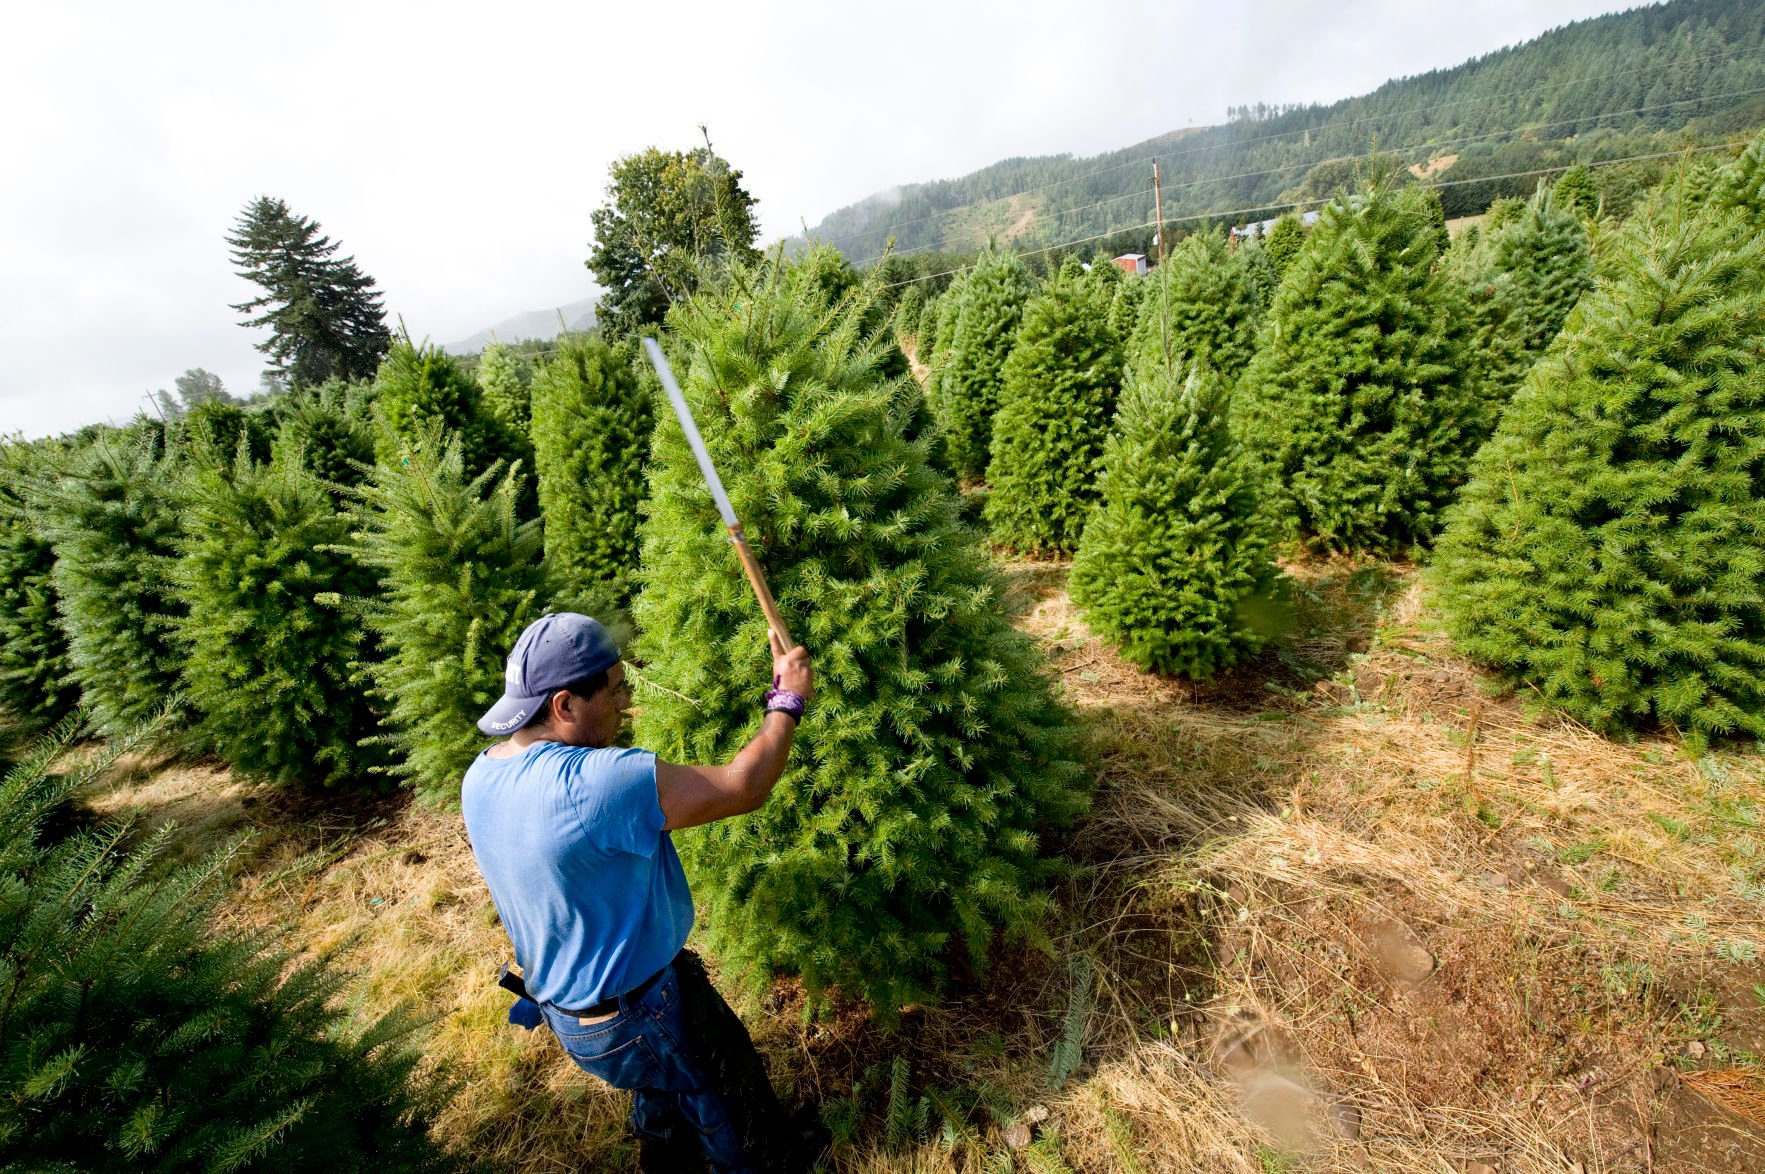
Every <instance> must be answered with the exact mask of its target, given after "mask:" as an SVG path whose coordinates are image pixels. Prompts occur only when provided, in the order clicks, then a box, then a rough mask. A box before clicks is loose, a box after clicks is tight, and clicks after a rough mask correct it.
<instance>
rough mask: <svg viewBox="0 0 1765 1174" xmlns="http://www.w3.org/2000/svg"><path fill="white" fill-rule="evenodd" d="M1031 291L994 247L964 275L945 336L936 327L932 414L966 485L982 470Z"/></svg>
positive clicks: (1020, 270) (1021, 271)
mask: <svg viewBox="0 0 1765 1174" xmlns="http://www.w3.org/2000/svg"><path fill="white" fill-rule="evenodd" d="M1033 293H1034V282H1033V280H1032V279H1031V277H1030V271H1029V270H1028V269H1026V268H1024V264H1023V262H1022V261H1020V260H1018V259H1017V255H1016V254H1015V253H1009V252H1001V251H997V250H992V251H989V252H987V253H986V254H984V255H983V256H982V257H981V259H980V260H979V261H977V262H976V263H975V266H974V268H973V269H971V270H969V271H968V273H967V275H966V277H965V279H964V280H963V282H962V284H961V287H960V292H959V293H958V292H956V289H955V288H954V287H953V288H952V291H951V293H949V294H946V295H945V297H947V298H948V297H952V296H954V297H955V298H956V301H955V302H954V303H953V305H952V306H951V310H952V319H953V320H952V321H951V323H950V325H949V329H948V331H947V332H946V329H945V326H944V323H943V322H941V321H940V323H939V324H938V339H939V356H938V358H939V362H938V369H937V374H936V377H935V379H934V382H933V384H932V389H931V406H932V413H933V414H934V415H935V416H936V417H937V419H938V425H939V427H940V428H941V429H942V430H943V434H944V443H945V446H946V453H947V457H948V460H949V462H950V467H951V469H952V470H954V471H955V473H956V475H957V476H958V477H959V478H962V479H963V480H968V481H973V480H977V479H979V478H980V477H981V476H983V475H984V474H985V473H986V471H987V459H988V453H989V451H990V446H991V444H992V439H993V417H994V416H995V415H996V414H997V412H998V411H999V403H1000V395H1001V390H1002V381H1003V371H1004V367H1005V357H1006V356H1007V355H1008V354H1010V353H1011V347H1012V340H1013V339H1014V338H1015V337H1016V335H1017V326H1018V323H1019V322H1020V321H1022V319H1023V311H1024V304H1025V303H1026V302H1028V301H1029V299H1030V297H1031V296H1032V295H1033Z"/></svg>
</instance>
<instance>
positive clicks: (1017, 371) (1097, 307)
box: [985, 272, 1122, 553]
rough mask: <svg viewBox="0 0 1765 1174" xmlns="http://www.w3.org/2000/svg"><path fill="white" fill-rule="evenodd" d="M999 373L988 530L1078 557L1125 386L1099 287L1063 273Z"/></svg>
mask: <svg viewBox="0 0 1765 1174" xmlns="http://www.w3.org/2000/svg"><path fill="white" fill-rule="evenodd" d="M1002 375H1003V381H1004V393H1003V395H1002V397H1001V403H1000V406H999V414H998V420H997V422H996V424H995V426H994V428H993V453H992V456H993V459H992V463H991V464H990V465H988V467H987V482H988V484H989V485H990V486H991V487H992V493H991V494H990V495H989V496H988V498H987V504H986V508H985V516H986V519H987V524H988V525H989V526H990V527H991V529H992V533H993V538H994V540H995V541H997V542H1000V543H1003V544H1004V545H1006V546H1010V547H1014V548H1015V549H1018V550H1023V551H1031V552H1038V553H1040V552H1065V551H1071V550H1073V549H1075V548H1076V547H1077V546H1078V543H1079V534H1080V532H1081V531H1082V530H1083V529H1084V526H1085V518H1086V517H1087V516H1088V515H1089V514H1090V512H1091V507H1092V506H1093V505H1094V504H1095V503H1096V501H1097V475H1098V473H1099V471H1100V470H1101V467H1102V462H1103V442H1104V440H1105V439H1106V438H1107V437H1108V435H1109V430H1110V425H1111V423H1112V421H1113V420H1114V418H1115V401H1116V394H1117V391H1118V390H1119V388H1120V386H1121V379H1122V346H1121V340H1120V339H1118V338H1117V337H1116V336H1115V334H1114V333H1113V332H1112V331H1111V330H1110V329H1109V307H1108V305H1107V304H1106V303H1104V302H1102V301H1101V300H1100V299H1099V297H1098V296H1097V291H1096V289H1095V288H1094V287H1093V286H1091V285H1090V283H1089V282H1086V281H1084V280H1083V279H1082V278H1076V277H1074V276H1073V275H1072V274H1071V273H1068V272H1062V273H1060V274H1057V275H1056V276H1055V277H1054V278H1053V279H1052V280H1051V281H1050V282H1049V283H1048V286H1047V288H1046V289H1045V290H1044V291H1043V292H1042V293H1041V294H1039V295H1037V296H1036V297H1035V298H1034V299H1033V300H1032V301H1031V302H1030V304H1029V306H1028V307H1027V308H1026V309H1025V310H1024V316H1023V325H1022V327H1021V328H1020V329H1019V331H1018V334H1017V339H1016V342H1015V344H1014V345H1013V347H1012V349H1011V356H1010V358H1008V359H1007V360H1006V361H1005V367H1004V371H1003V372H1002Z"/></svg>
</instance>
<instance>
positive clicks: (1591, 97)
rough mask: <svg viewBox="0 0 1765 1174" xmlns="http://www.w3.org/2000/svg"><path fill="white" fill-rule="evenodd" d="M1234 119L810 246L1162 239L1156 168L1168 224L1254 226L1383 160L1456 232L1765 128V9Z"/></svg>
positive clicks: (872, 219)
mask: <svg viewBox="0 0 1765 1174" xmlns="http://www.w3.org/2000/svg"><path fill="white" fill-rule="evenodd" d="M1228 113H1229V115H1230V116H1231V117H1230V120H1229V121H1227V122H1225V123H1223V124H1221V125H1218V126H1211V127H1204V128H1197V129H1191V130H1181V131H1174V132H1171V133H1168V134H1165V135H1161V136H1158V137H1156V138H1152V139H1148V140H1146V141H1145V142H1141V143H1136V144H1134V145H1133V146H1130V147H1126V148H1123V149H1121V150H1117V151H1110V152H1105V153H1103V154H1100V155H1095V156H1090V157H1087V158H1075V157H1073V156H1071V155H1052V156H1041V157H1033V158H1014V159H1005V160H1002V161H1000V162H998V163H995V164H993V165H991V166H990V167H985V168H982V169H981V170H979V171H976V172H973V173H971V174H969V175H966V176H962V177H959V178H956V179H947V180H937V181H934V182H930V183H918V184H911V185H908V186H907V187H905V188H902V189H898V191H897V190H891V191H890V192H888V193H887V194H886V196H885V195H881V194H879V195H877V196H872V197H870V198H869V199H867V200H864V201H861V202H859V203H857V204H853V205H850V206H848V207H845V208H841V209H839V210H838V211H836V212H834V213H832V214H830V215H829V216H828V217H827V218H826V219H825V220H823V221H822V222H821V224H819V225H817V226H816V227H815V228H813V229H811V230H810V236H811V237H813V238H817V239H820V240H825V241H828V242H830V243H831V244H833V245H834V246H835V247H837V248H838V249H839V250H840V251H841V252H842V253H844V254H845V255H846V256H847V257H848V258H849V259H851V260H852V261H854V262H857V263H863V262H866V261H869V260H871V259H874V258H875V257H876V256H877V255H878V254H880V253H881V252H882V251H883V249H884V247H885V245H886V243H887V241H888V239H889V238H890V237H893V238H894V239H895V244H896V248H897V249H898V250H915V251H916V250H922V249H940V250H949V251H960V250H965V249H973V248H976V247H979V246H980V245H982V244H984V243H985V241H986V239H987V237H988V236H994V237H997V238H998V239H1000V240H1002V241H1011V242H1013V243H1015V244H1017V245H1018V246H1019V247H1026V248H1027V247H1036V246H1045V245H1053V244H1057V243H1062V242H1070V241H1076V240H1079V239H1082V238H1088V237H1093V236H1098V235H1101V234H1105V233H1115V232H1121V231H1125V230H1130V229H1134V228H1139V227H1142V226H1149V223H1150V221H1151V220H1152V219H1153V213H1152V190H1151V170H1152V163H1153V161H1154V159H1156V160H1157V161H1158V163H1159V165H1160V170H1161V172H1162V179H1163V184H1164V215H1165V219H1166V221H1167V222H1176V224H1177V225H1178V226H1183V225H1185V224H1193V223H1195V221H1196V219H1197V218H1200V217H1203V216H1208V217H1210V218H1211V217H1212V216H1216V215H1217V216H1218V217H1219V218H1220V219H1222V220H1230V221H1236V222H1242V221H1246V220H1251V219H1258V218H1261V216H1263V215H1265V214H1266V215H1273V214H1276V213H1277V212H1279V211H1281V210H1284V208H1285V207H1286V206H1290V205H1292V204H1293V203H1295V202H1298V201H1304V200H1309V199H1318V198H1322V197H1325V196H1327V195H1328V194H1329V193H1330V192H1331V191H1332V190H1334V189H1335V188H1336V187H1337V186H1338V185H1339V184H1340V183H1341V182H1343V181H1344V180H1345V179H1346V178H1348V177H1349V176H1351V175H1352V174H1353V170H1354V167H1355V166H1356V163H1357V161H1358V159H1359V158H1360V157H1364V156H1366V155H1367V154H1368V152H1369V150H1370V149H1372V148H1373V147H1375V146H1376V147H1377V149H1378V150H1379V151H1382V152H1392V153H1395V154H1396V155H1398V156H1400V157H1401V158H1402V160H1403V161H1404V162H1405V163H1407V164H1410V165H1411V166H1412V168H1414V169H1415V170H1416V171H1417V172H1418V173H1425V174H1426V176H1427V179H1428V182H1430V183H1435V184H1440V185H1442V186H1441V199H1442V202H1443V203H1444V204H1445V206H1446V209H1447V213H1448V215H1453V216H1457V215H1464V214H1468V213H1472V212H1479V211H1482V209H1483V208H1485V207H1487V206H1488V204H1489V203H1490V201H1491V200H1493V199H1495V198H1496V197H1497V196H1502V195H1520V194H1525V193H1529V192H1530V191H1531V189H1532V188H1533V186H1535V184H1536V182H1537V178H1536V172H1538V171H1539V170H1541V169H1548V168H1555V167H1565V166H1567V165H1569V164H1572V163H1575V162H1589V163H1600V162H1606V161H1611V160H1619V159H1628V158H1631V157H1634V156H1638V155H1648V154H1655V153H1660V152H1671V151H1674V150H1677V149H1679V148H1681V147H1684V146H1688V145H1703V144H1707V143H1715V142H1722V141H1725V140H1727V139H1730V138H1735V137H1738V136H1739V135H1741V134H1742V133H1744V132H1745V131H1748V130H1750V129H1752V128H1754V127H1756V126H1759V125H1761V124H1765V5H1762V4H1759V3H1757V0H1671V2H1669V3H1663V4H1655V5H1650V6H1648V7H1643V8H1635V9H1631V10H1629V11H1626V12H1620V13H1614V14H1612V15H1608V16H1600V17H1594V18H1591V19H1589V20H1584V21H1578V22H1576V23H1574V24H1570V25H1565V26H1564V27H1562V28H1559V29H1554V30H1552V31H1550V32H1547V33H1545V34H1543V35H1541V36H1539V37H1536V38H1534V39H1533V40H1531V41H1527V42H1525V43H1523V44H1519V45H1514V46H1510V47H1508V48H1504V49H1498V50H1496V51H1495V52H1492V53H1488V54H1485V55H1484V56H1482V57H1478V58H1474V59H1472V60H1470V61H1467V62H1465V63H1463V64H1461V65H1457V66H1453V67H1452V68H1450V69H1439V70H1433V71H1430V72H1428V73H1423V74H1418V75H1415V76H1413V77H1406V78H1400V79H1397V80H1394V81H1390V82H1387V83H1386V84H1384V85H1382V86H1380V87H1379V88H1378V89H1376V90H1374V91H1372V92H1371V93H1368V94H1363V95H1361V96H1359V97H1354V98H1347V99H1343V100H1341V101H1338V102H1335V103H1331V104H1328V105H1310V106H1303V107H1298V108H1282V109H1272V108H1269V107H1265V106H1250V107H1241V108H1234V109H1232V110H1230V111H1229V112H1228ZM1635 167H1636V165H1634V164H1618V165H1617V166H1615V167H1613V168H1612V169H1611V170H1610V172H1604V171H1603V172H1602V174H1603V175H1604V176H1605V178H1606V182H1607V183H1609V184H1610V185H1611V186H1612V187H1613V188H1614V190H1615V191H1617V192H1618V193H1619V197H1618V198H1620V199H1622V198H1624V197H1625V196H1627V195H1628V194H1629V191H1630V189H1631V188H1633V187H1634V186H1636V183H1627V182H1626V179H1625V173H1626V171H1627V169H1634V168H1635ZM1528 173H1532V174H1528ZM1636 182H1637V183H1640V182H1644V181H1643V180H1642V179H1641V177H1639V178H1638V179H1637V181H1636ZM1146 235H1147V236H1148V237H1150V235H1151V228H1150V227H1146Z"/></svg>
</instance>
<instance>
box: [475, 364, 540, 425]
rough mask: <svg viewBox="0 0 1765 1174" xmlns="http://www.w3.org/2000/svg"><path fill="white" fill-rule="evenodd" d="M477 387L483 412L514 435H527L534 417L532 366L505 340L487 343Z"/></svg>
mask: <svg viewBox="0 0 1765 1174" xmlns="http://www.w3.org/2000/svg"><path fill="white" fill-rule="evenodd" d="M477 376H478V386H479V388H481V389H482V392H483V406H484V411H485V412H486V413H487V414H488V415H489V416H490V417H491V418H492V419H494V420H496V421H497V422H498V423H499V424H501V425H502V426H503V428H504V429H506V430H507V431H509V432H510V433H511V434H513V435H515V436H526V435H527V434H528V430H529V428H530V422H531V420H532V415H533V412H532V406H531V404H532V391H531V387H532V383H533V365H532V363H531V362H530V361H529V360H528V358H527V356H526V355H523V354H521V353H520V352H519V351H517V350H515V348H514V347H512V346H510V345H508V344H507V343H503V342H491V343H489V344H487V345H486V346H485V348H484V350H483V351H482V352H480V353H479V356H478V371H477Z"/></svg>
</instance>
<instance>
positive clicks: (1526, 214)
mask: <svg viewBox="0 0 1765 1174" xmlns="http://www.w3.org/2000/svg"><path fill="white" fill-rule="evenodd" d="M1555 199H1556V197H1555V196H1554V195H1553V194H1551V193H1550V192H1549V191H1547V190H1546V189H1545V188H1544V187H1543V186H1542V185H1540V187H1539V189H1538V192H1537V194H1536V195H1535V196H1533V198H1532V200H1531V201H1530V202H1528V203H1527V204H1525V205H1523V206H1522V208H1521V210H1520V212H1519V213H1518V214H1517V215H1515V216H1513V217H1510V218H1509V219H1508V220H1507V221H1506V222H1505V223H1503V224H1502V226H1501V227H1500V228H1498V229H1495V230H1494V231H1492V232H1489V233H1487V234H1480V235H1479V236H1477V237H1475V238H1466V239H1464V240H1463V242H1462V243H1461V242H1455V244H1454V248H1453V249H1452V250H1451V251H1450V252H1449V253H1448V257H1447V268H1448V269H1449V270H1450V271H1451V272H1452V273H1454V274H1455V275H1456V276H1457V277H1458V278H1459V279H1460V280H1461V282H1462V283H1463V289H1464V294H1465V297H1466V304H1467V306H1468V308H1469V311H1470V315H1469V318H1468V320H1467V321H1468V323H1469V325H1470V327H1471V353H1472V354H1473V355H1474V356H1477V357H1478V358H1479V359H1480V368H1481V385H1482V395H1483V398H1484V400H1485V401H1486V406H1487V410H1488V412H1489V414H1490V416H1491V418H1494V417H1495V416H1497V415H1499V413H1500V411H1501V407H1502V405H1503V404H1505V403H1506V402H1507V401H1508V399H1509V398H1510V397H1511V396H1512V395H1513V393H1514V390H1515V389H1516V388H1518V387H1519V385H1520V382H1521V380H1523V379H1524V378H1525V377H1526V372H1527V370H1528V369H1530V368H1531V366H1532V364H1533V362H1534V361H1536V360H1537V358H1538V356H1539V355H1540V354H1542V353H1543V352H1544V349H1545V347H1547V346H1549V345H1550V342H1551V340H1552V339H1554V338H1556V336H1557V332H1558V331H1559V330H1561V329H1562V327H1563V321H1564V320H1565V319H1566V318H1568V316H1569V311H1570V310H1572V309H1574V308H1575V303H1576V302H1577V301H1579V300H1580V299H1581V295H1582V294H1583V293H1584V292H1585V291H1586V290H1587V288H1588V286H1589V285H1591V284H1592V283H1593V261H1592V257H1591V255H1590V252H1589V248H1588V238H1587V229H1586V227H1585V226H1584V225H1583V224H1582V222H1581V221H1580V220H1578V219H1576V218H1575V217H1574V216H1573V215H1571V214H1569V213H1567V212H1564V211H1562V210H1561V209H1560V208H1558V207H1557V206H1556V204H1555Z"/></svg>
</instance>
